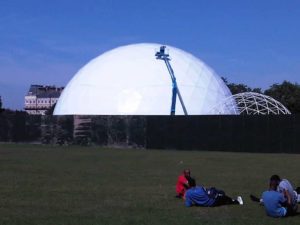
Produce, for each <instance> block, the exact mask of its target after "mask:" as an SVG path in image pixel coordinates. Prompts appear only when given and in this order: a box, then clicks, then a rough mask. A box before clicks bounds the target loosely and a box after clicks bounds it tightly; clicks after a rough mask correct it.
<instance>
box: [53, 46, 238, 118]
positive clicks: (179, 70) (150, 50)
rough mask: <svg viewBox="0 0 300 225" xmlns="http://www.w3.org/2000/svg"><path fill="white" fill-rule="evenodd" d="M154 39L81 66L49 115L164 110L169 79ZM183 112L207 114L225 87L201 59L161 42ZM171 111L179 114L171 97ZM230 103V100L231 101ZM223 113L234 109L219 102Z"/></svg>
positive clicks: (224, 93)
mask: <svg viewBox="0 0 300 225" xmlns="http://www.w3.org/2000/svg"><path fill="white" fill-rule="evenodd" d="M160 47H161V45H160V44H152V43H142V44H133V45H128V46H123V47H119V48H116V49H113V50H111V51H108V52H105V53H104V54H102V55H100V56H99V57H97V58H95V59H93V60H92V61H90V62H89V63H88V64H86V65H85V66H84V67H83V68H81V69H80V70H79V71H78V73H77V74H75V76H74V77H73V79H72V80H71V81H70V82H69V83H68V85H67V86H66V88H65V89H64V91H63V93H62V95H61V97H60V99H59V101H58V103H57V105H56V107H55V110H54V115H170V109H171V104H172V102H174V101H173V100H172V99H173V98H172V80H171V78H170V74H169V72H168V69H167V67H166V65H165V62H164V61H162V60H158V59H157V57H156V53H157V51H159V50H160ZM166 52H167V54H169V56H170V64H171V66H172V68H173V70H174V74H175V77H176V80H177V86H178V89H179V90H180V93H181V96H182V100H183V102H184V105H185V107H186V111H187V114H188V115H204V114H212V113H211V109H212V108H213V107H214V106H215V105H219V104H220V103H221V101H222V100H223V99H224V98H227V97H229V96H231V92H230V91H229V89H228V88H227V86H226V85H225V83H224V82H223V81H222V79H221V78H220V77H219V76H218V75H217V74H216V73H215V72H214V71H213V70H212V69H211V68H209V67H208V66H207V65H206V64H205V63H203V62H202V61H201V60H200V59H198V58H196V57H195V56H193V55H191V54H190V53H187V52H185V51H183V50H181V49H178V48H174V47H171V46H167V47H166ZM176 98H177V100H176V110H175V115H184V111H183V107H182V105H181V104H180V102H179V99H178V96H177V97H176ZM232 105H234V102H233V104H232ZM221 106H222V107H224V109H222V113H223V114H234V112H235V110H234V108H232V107H227V105H221Z"/></svg>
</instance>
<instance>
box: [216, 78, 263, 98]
mask: <svg viewBox="0 0 300 225" xmlns="http://www.w3.org/2000/svg"><path fill="white" fill-rule="evenodd" d="M221 78H222V80H223V81H224V83H225V84H226V85H227V87H228V88H229V90H230V92H231V94H233V95H235V94H239V93H243V92H250V91H251V92H257V93H262V91H261V89H260V88H253V89H252V88H250V87H249V86H247V85H246V84H235V83H229V82H228V80H227V78H225V77H221Z"/></svg>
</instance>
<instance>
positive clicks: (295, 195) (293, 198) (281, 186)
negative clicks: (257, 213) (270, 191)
mask: <svg viewBox="0 0 300 225" xmlns="http://www.w3.org/2000/svg"><path fill="white" fill-rule="evenodd" d="M271 182H274V184H276V191H277V192H278V193H281V194H283V195H284V196H285V199H286V200H288V199H290V203H289V204H287V203H285V204H286V207H287V215H293V214H295V213H296V212H297V208H298V205H297V203H299V202H300V187H297V188H296V190H294V188H293V186H292V184H291V183H290V182H289V181H288V180H287V179H280V177H279V176H278V175H272V176H271V178H270V184H271ZM250 198H251V200H252V201H255V202H259V203H260V204H261V205H264V204H265V201H264V199H263V197H262V198H261V199H259V198H257V197H255V196H254V195H250Z"/></svg>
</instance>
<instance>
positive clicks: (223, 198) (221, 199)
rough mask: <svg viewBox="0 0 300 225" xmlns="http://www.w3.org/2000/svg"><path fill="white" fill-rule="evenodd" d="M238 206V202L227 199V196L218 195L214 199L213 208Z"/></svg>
mask: <svg viewBox="0 0 300 225" xmlns="http://www.w3.org/2000/svg"><path fill="white" fill-rule="evenodd" d="M238 204H240V203H239V201H238V200H236V199H232V198H230V197H228V196H227V195H219V196H218V197H217V198H216V202H215V204H214V206H220V205H238Z"/></svg>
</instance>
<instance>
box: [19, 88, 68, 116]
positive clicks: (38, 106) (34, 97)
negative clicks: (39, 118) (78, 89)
mask: <svg viewBox="0 0 300 225" xmlns="http://www.w3.org/2000/svg"><path fill="white" fill-rule="evenodd" d="M63 89H64V87H55V86H44V85H31V86H30V88H29V91H28V93H27V95H26V96H25V103H24V105H25V107H24V109H25V111H26V112H27V113H28V114H31V115H45V114H46V112H47V110H49V109H50V108H51V107H53V105H55V104H56V102H57V101H58V98H59V96H60V94H61V92H62V91H63Z"/></svg>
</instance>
